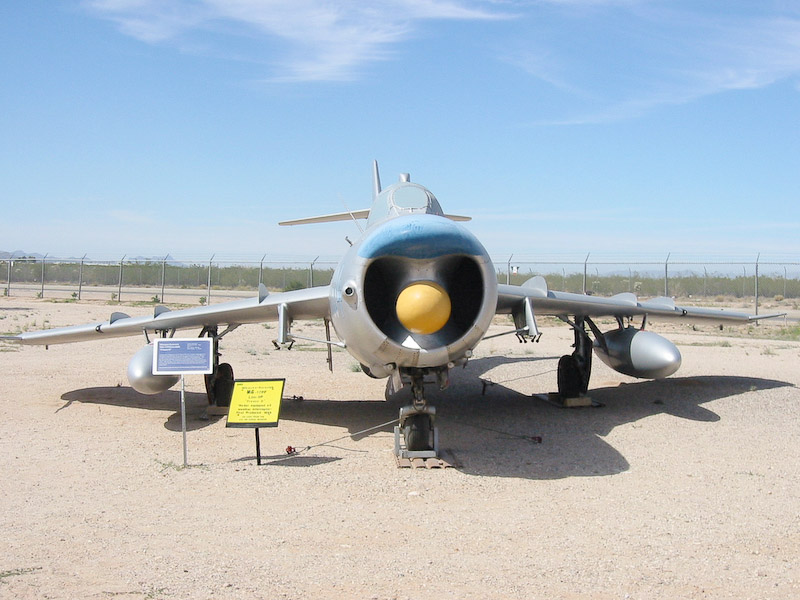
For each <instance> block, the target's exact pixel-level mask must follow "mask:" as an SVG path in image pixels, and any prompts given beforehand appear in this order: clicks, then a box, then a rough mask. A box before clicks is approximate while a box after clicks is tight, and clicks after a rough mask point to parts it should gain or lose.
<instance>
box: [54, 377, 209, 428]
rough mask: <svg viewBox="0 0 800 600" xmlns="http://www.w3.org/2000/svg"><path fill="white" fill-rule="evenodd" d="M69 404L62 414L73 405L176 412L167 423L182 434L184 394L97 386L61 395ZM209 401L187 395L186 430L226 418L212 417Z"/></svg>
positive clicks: (177, 391) (200, 396)
mask: <svg viewBox="0 0 800 600" xmlns="http://www.w3.org/2000/svg"><path fill="white" fill-rule="evenodd" d="M61 399H62V400H64V401H65V402H66V404H65V405H64V406H62V407H60V408H59V409H58V411H56V412H59V411H62V410H66V409H68V408H69V407H70V406H71V405H72V404H73V403H75V402H80V403H81V404H105V405H106V406H123V407H125V408H139V409H143V410H159V411H173V414H171V415H170V416H169V417H168V418H167V420H166V421H165V422H164V427H165V428H166V429H169V430H170V431H181V392H180V390H167V391H166V392H161V393H160V394H154V395H152V396H147V395H144V394H140V393H139V392H137V391H136V390H134V389H133V388H131V387H127V386H124V387H123V386H108V387H93V388H84V389H80V390H73V391H71V392H66V393H65V394H63V395H62V396H61ZM207 410H208V398H207V397H206V395H205V394H202V393H196V392H186V431H196V430H198V429H202V428H203V427H207V426H208V425H212V424H213V423H216V422H217V421H219V420H220V419H221V418H222V416H224V415H208V414H207V412H206V411H207Z"/></svg>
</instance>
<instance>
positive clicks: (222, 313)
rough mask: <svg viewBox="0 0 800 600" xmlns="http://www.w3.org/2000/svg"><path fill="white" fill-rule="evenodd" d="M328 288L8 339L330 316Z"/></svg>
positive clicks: (82, 337)
mask: <svg viewBox="0 0 800 600" xmlns="http://www.w3.org/2000/svg"><path fill="white" fill-rule="evenodd" d="M328 296H329V287H328V286H321V287H314V288H308V289H304V290H294V291H290V292H279V293H275V294H268V293H267V290H266V288H264V287H263V286H262V288H261V289H260V290H259V295H258V296H256V297H253V298H245V299H242V300H234V301H232V302H224V303H222V304H215V305H212V306H199V307H196V308H187V309H183V310H174V311H170V310H163V309H162V310H161V311H159V310H158V309H157V310H156V314H155V315H153V316H152V317H150V316H145V317H129V316H127V315H124V314H122V313H114V314H113V315H112V316H111V318H110V319H109V320H108V321H102V322H98V323H87V324H85V325H73V326H69V327H58V328H55V329H46V330H43V331H28V332H24V333H20V334H18V335H15V336H7V337H6V338H5V339H9V340H13V341H16V342H20V343H22V344H31V345H36V344H38V345H49V344H64V343H68V342H82V341H88V340H97V339H106V338H115V337H124V336H130V335H138V334H141V333H143V332H153V331H172V330H178V329H188V328H193V327H211V326H216V325H243V324H246V323H263V322H266V321H277V320H278V312H279V307H280V306H281V305H285V306H286V309H287V311H288V314H289V316H290V317H291V318H292V319H319V318H327V317H329V311H330V308H329V303H328Z"/></svg>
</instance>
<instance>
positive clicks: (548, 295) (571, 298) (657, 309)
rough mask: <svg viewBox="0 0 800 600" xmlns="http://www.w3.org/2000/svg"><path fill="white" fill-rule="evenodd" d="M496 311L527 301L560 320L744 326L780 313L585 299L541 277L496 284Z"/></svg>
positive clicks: (626, 297)
mask: <svg viewBox="0 0 800 600" xmlns="http://www.w3.org/2000/svg"><path fill="white" fill-rule="evenodd" d="M497 288H498V298H497V312H498V313H499V314H511V313H512V312H513V311H514V310H515V309H516V307H518V306H519V303H520V301H522V300H523V299H525V298H530V299H531V304H532V306H533V309H534V311H535V313H536V314H538V315H550V316H560V317H568V316H572V317H604V316H607V317H633V316H644V315H647V316H648V317H654V318H663V319H687V320H692V319H693V320H699V321H706V322H708V321H714V322H716V323H720V324H722V323H732V324H733V323H738V324H742V323H748V322H751V321H757V320H759V319H771V318H774V317H780V316H783V314H784V313H778V314H769V315H751V314H747V313H740V312H735V311H728V310H723V309H716V308H702V307H694V306H677V305H676V304H675V301H674V300H673V299H672V298H667V297H660V298H654V299H652V300H647V301H643V302H640V301H639V300H638V298H637V297H636V296H635V295H634V294H631V293H627V292H626V293H622V294H617V295H616V296H611V297H610V298H601V297H598V296H586V295H584V294H573V293H570V292H555V291H551V290H549V289H548V288H547V282H546V281H545V279H544V277H541V276H538V275H537V276H536V277H533V278H531V279H529V280H528V281H526V282H525V283H524V284H522V285H506V284H499V285H498V286H497Z"/></svg>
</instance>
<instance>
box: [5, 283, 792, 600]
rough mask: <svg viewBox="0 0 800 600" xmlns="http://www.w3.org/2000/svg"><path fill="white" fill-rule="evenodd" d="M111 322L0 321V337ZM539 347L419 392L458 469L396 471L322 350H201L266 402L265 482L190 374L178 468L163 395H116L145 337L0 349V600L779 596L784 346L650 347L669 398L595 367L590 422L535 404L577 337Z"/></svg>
mask: <svg viewBox="0 0 800 600" xmlns="http://www.w3.org/2000/svg"><path fill="white" fill-rule="evenodd" d="M113 310H119V308H118V307H116V306H108V305H107V304H106V303H104V302H99V301H95V302H85V303H74V302H63V301H61V302H59V301H52V300H47V299H45V300H37V299H33V298H15V297H11V298H0V332H6V333H8V332H15V331H19V330H24V329H41V328H46V327H57V326H61V325H70V324H76V323H84V322H90V321H100V320H105V319H107V318H108V317H109V315H110V312H111V311H113ZM122 310H125V311H126V312H128V313H129V314H132V315H139V314H147V313H148V312H150V311H152V306H130V307H125V308H124V309H122ZM540 324H541V325H542V329H543V332H544V335H543V337H542V340H541V342H540V343H538V344H519V343H518V342H517V341H516V340H515V339H514V337H513V336H505V337H500V338H496V339H493V340H487V341H485V342H483V343H482V344H481V345H480V346H478V348H477V349H476V353H475V358H474V359H473V360H472V361H470V363H469V364H468V365H467V367H466V368H464V369H457V370H455V371H453V373H452V378H451V386H450V388H449V389H448V390H446V391H443V392H436V393H431V396H432V398H433V400H434V402H435V404H436V406H437V410H438V418H437V425H438V426H439V428H440V444H441V446H442V448H444V449H447V450H448V451H449V453H450V456H452V457H453V464H454V465H455V466H454V467H452V468H447V469H430V470H426V469H402V468H398V467H397V466H396V464H395V460H394V457H393V453H392V449H393V435H392V430H391V425H386V426H384V427H381V428H379V429H377V430H374V431H370V432H367V433H361V432H362V431H363V430H366V429H368V428H371V427H374V426H376V425H380V424H384V423H387V422H389V421H391V420H392V419H395V418H396V417H397V412H398V409H399V407H400V406H401V404H402V401H401V400H392V401H389V402H386V401H384V400H383V398H384V381H379V380H372V379H369V378H368V377H367V376H365V375H364V374H363V373H361V372H358V368H357V367H358V366H357V365H356V364H355V361H354V360H353V359H352V358H350V357H349V355H347V354H346V352H344V351H337V352H335V353H334V367H335V370H334V373H332V374H331V373H329V372H328V370H327V365H326V363H325V356H326V354H325V351H324V349H322V348H321V347H320V346H315V345H313V344H306V343H302V344H300V343H298V344H297V345H295V347H294V349H293V350H291V351H286V350H280V351H277V350H275V349H274V347H273V346H272V343H271V340H272V339H273V338H274V337H275V328H274V326H273V327H271V328H270V327H265V326H260V325H254V326H244V327H241V328H239V329H237V330H236V331H235V332H233V333H231V334H230V335H229V336H227V337H225V339H224V340H223V342H222V351H223V359H224V360H225V361H227V362H230V363H232V364H233V366H234V368H235V372H236V376H237V377H238V378H274V377H280V378H285V379H286V388H285V400H284V402H283V405H282V409H281V421H280V424H279V426H278V427H277V428H274V429H262V430H261V450H262V454H263V455H264V456H265V460H264V464H263V465H261V466H257V465H256V461H255V440H254V433H253V431H252V430H250V429H233V428H226V426H225V416H224V415H221V416H220V415H211V416H206V415H205V413H206V399H205V395H204V393H203V381H202V377H201V376H188V377H187V378H186V389H187V394H186V397H187V406H188V408H187V412H188V434H187V439H188V459H189V467H188V468H183V455H182V435H181V420H180V412H179V404H180V403H179V398H180V394H179V392H178V391H175V390H170V391H168V392H165V393H163V394H160V395H156V396H141V395H139V394H137V393H136V392H134V391H133V390H132V389H131V388H130V387H129V386H128V382H127V379H126V375H125V372H126V367H127V363H128V360H129V359H130V358H131V356H133V354H134V353H135V352H136V351H137V350H138V349H139V348H140V347H141V346H142V344H143V338H139V337H135V338H121V339H112V340H105V341H98V342H89V343H80V344H67V345H61V346H51V347H50V348H49V349H48V350H45V348H44V347H33V346H26V347H20V346H16V345H14V344H11V343H2V344H0V350H2V352H0V367H2V372H3V374H4V377H5V380H6V386H5V390H6V391H5V394H4V398H3V399H2V401H0V452H1V453H2V461H0V473H1V474H2V477H1V479H0V481H2V483H1V484H0V485H1V486H2V487H1V488H0V489H2V493H1V494H0V508H1V509H2V510H1V511H0V523H1V525H0V531H2V535H0V598H37V599H38V598H48V599H61V598H65V599H66V598H97V599H106V598H114V599H129V598H130V599H150V598H152V599H162V598H163V599H171V598H236V599H238V598H242V599H244V598H270V599H272V598H291V599H294V598H298V599H299V598H326V599H339V598H377V599H389V598H398V599H428V598H437V599H440V598H525V599H529V598H548V599H552V598H592V599H606V598H608V599H612V598H613V599H624V598H636V599H652V598H670V599H674V598H704V599H705V598H758V599H769V598H775V599H790V598H791V599H794V598H798V597H800V461H799V460H798V453H800V419H798V415H800V409H799V408H798V403H800V392H799V391H798V387H797V386H798V383H800V369H799V368H798V367H799V366H800V342H796V341H782V340H779V339H775V338H774V337H770V333H769V332H770V331H772V330H769V328H765V329H763V330H762V329H760V328H752V327H751V328H744V331H738V332H737V331H735V330H734V329H729V328H726V329H725V331H722V332H720V331H719V330H718V329H715V328H713V327H698V328H697V329H696V330H695V329H693V328H692V327H691V326H690V325H684V324H679V325H664V326H661V325H659V324H653V326H652V327H651V329H653V330H655V331H661V332H665V335H667V336H668V337H669V338H670V339H672V340H673V341H674V342H675V343H676V344H677V345H678V347H679V349H680V351H681V353H682V355H683V365H682V367H681V369H680V370H679V371H678V372H677V373H676V374H675V375H673V376H672V377H670V378H668V379H666V380H662V381H639V380H634V379H632V378H629V377H626V376H623V375H619V374H617V373H615V372H614V371H611V370H610V369H608V368H607V367H605V365H603V364H602V363H601V362H600V361H595V367H594V372H593V375H592V380H591V385H590V394H591V396H592V398H593V399H594V400H595V401H596V402H597V403H599V404H602V406H600V407H597V408H579V409H563V408H558V407H556V406H553V405H551V404H549V403H547V402H545V401H544V400H543V397H542V396H541V394H544V393H546V392H549V391H553V390H554V388H555V381H556V364H557V361H558V357H559V356H560V355H562V354H565V353H567V352H569V351H570V344H571V342H572V336H571V333H570V331H569V329H568V328H566V327H565V326H563V325H559V324H557V323H556V322H550V321H544V322H543V323H540ZM298 325H299V327H298V331H302V332H305V334H307V335H309V336H310V337H315V336H321V335H322V334H321V333H320V329H321V325H320V324H319V323H299V324H298ZM504 329H508V326H507V325H503V324H502V323H499V324H497V325H496V326H493V331H492V332H493V333H494V332H500V331H502V330H504ZM765 336H766V337H765ZM484 382H485V383H484ZM300 396H302V398H303V400H302V401H301V400H299V399H298V398H297V397H300ZM293 397H295V398H293ZM287 446H293V447H295V448H298V449H301V450H302V451H301V452H300V453H299V454H297V455H296V456H291V457H289V456H287V455H286V452H285V449H286V447H287Z"/></svg>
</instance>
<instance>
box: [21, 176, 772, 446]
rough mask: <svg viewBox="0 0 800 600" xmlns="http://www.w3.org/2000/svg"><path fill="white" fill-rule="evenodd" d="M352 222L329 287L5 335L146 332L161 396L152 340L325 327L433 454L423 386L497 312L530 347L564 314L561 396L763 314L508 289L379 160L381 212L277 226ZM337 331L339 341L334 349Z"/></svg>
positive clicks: (225, 382) (481, 255) (481, 333)
mask: <svg viewBox="0 0 800 600" xmlns="http://www.w3.org/2000/svg"><path fill="white" fill-rule="evenodd" d="M350 219H366V220H367V223H366V229H365V230H364V232H363V235H362V237H361V238H360V239H359V240H358V241H357V242H355V243H353V244H352V246H351V247H350V249H349V251H348V252H347V254H346V255H345V256H344V258H342V260H341V262H340V263H339V265H338V266H337V267H336V270H335V271H334V274H333V278H332V280H331V283H330V285H327V286H320V287H313V288H309V289H304V290H296V291H289V292H276V293H269V292H268V291H267V289H266V288H265V287H264V286H261V287H260V289H259V291H258V295H257V296H255V297H253V298H249V299H244V300H236V301H232V302H226V303H223V304H218V305H214V306H202V307H197V308H190V309H183V310H174V311H171V310H169V309H168V308H166V307H163V306H159V307H156V309H155V313H154V314H153V316H145V317H129V316H128V315H126V314H123V313H113V314H112V315H111V318H110V319H109V320H108V321H104V322H102V323H90V324H86V325H76V326H71V327H60V328H56V329H49V330H44V331H32V332H25V333H21V334H19V335H16V336H11V337H9V338H6V339H12V340H15V341H17V342H20V343H22V344H41V345H49V344H58V343H64V342H78V341H85V340H92V339H105V338H111V337H118V336H128V335H144V338H145V340H146V342H147V343H146V345H145V346H144V347H143V348H142V349H141V350H140V351H139V352H137V353H136V354H135V355H134V356H133V358H132V359H131V361H130V363H129V365H128V379H129V381H130V383H131V385H132V387H133V388H134V389H135V390H137V391H138V392H141V393H144V394H155V393H159V392H162V391H164V390H166V389H168V388H170V387H172V386H173V385H174V384H175V383H176V382H177V377H174V376H166V375H153V373H152V362H153V345H152V344H151V343H150V336H151V335H152V336H162V337H166V336H172V335H173V334H174V333H175V331H176V330H182V329H191V328H194V329H199V335H200V336H201V337H202V336H208V337H211V338H213V339H214V341H215V350H217V349H218V348H217V347H216V342H217V341H218V340H219V339H220V338H222V337H223V336H224V335H226V334H228V333H229V332H231V331H233V330H234V329H236V328H237V327H239V326H240V325H244V324H247V323H260V322H264V321H277V323H278V339H277V340H276V343H278V344H280V345H291V343H292V342H293V341H294V340H295V339H307V338H302V337H301V336H299V335H296V334H293V333H292V323H293V321H295V320H299V319H323V320H324V324H325V330H326V333H327V335H326V338H327V339H326V340H319V341H320V342H321V343H325V344H328V345H329V351H330V345H337V346H340V347H342V348H345V349H346V350H347V351H348V352H349V353H350V354H351V355H352V356H353V357H354V358H355V359H356V360H358V361H359V363H361V365H362V367H363V370H364V372H365V373H366V374H367V375H369V376H371V377H375V378H387V397H388V395H389V394H391V393H393V392H396V391H399V390H400V389H401V388H403V387H406V386H410V388H411V396H412V399H413V400H412V402H413V404H412V405H410V406H406V407H403V409H401V411H400V421H401V422H400V426H401V428H402V431H403V436H404V438H405V439H404V441H405V444H406V447H407V449H408V450H409V451H427V450H431V449H432V448H433V445H434V436H433V433H432V432H433V427H432V421H433V415H434V412H435V411H434V409H433V407H432V406H430V405H429V404H428V403H427V401H426V398H425V384H426V382H427V383H436V384H438V386H439V387H440V388H442V389H443V388H445V387H446V386H447V385H448V373H449V371H450V369H452V368H453V367H456V366H460V365H464V364H465V363H466V362H467V361H468V360H469V359H470V358H471V357H472V353H473V351H474V349H475V347H476V346H477V345H478V343H480V341H481V340H482V339H484V337H485V336H486V333H487V331H488V329H489V325H490V323H491V321H492V317H494V315H495V314H508V315H511V316H512V317H513V322H514V327H513V328H512V329H511V330H510V331H509V332H508V333H513V334H516V336H517V337H518V338H519V339H520V340H522V341H529V340H538V337H539V336H540V332H539V329H538V327H537V324H536V315H552V316H556V317H558V318H559V319H561V320H562V321H563V322H564V323H566V324H567V325H568V326H569V327H571V328H572V330H573V332H574V336H575V343H574V345H573V347H574V350H573V351H572V352H571V353H570V354H566V355H564V356H562V357H561V359H560V360H559V363H558V375H557V378H558V391H559V394H560V395H561V396H562V397H564V398H573V397H577V396H580V395H583V394H585V393H586V392H587V390H588V387H589V376H590V374H591V368H592V352H593V351H594V354H596V355H597V356H598V357H599V358H600V360H602V361H603V362H604V363H605V364H607V365H608V366H609V367H611V368H612V369H614V370H616V371H618V372H620V373H624V374H626V375H630V376H633V377H639V378H644V379H659V378H663V377H668V376H669V375H671V374H673V373H675V371H677V370H678V367H680V364H681V355H680V352H679V351H678V349H677V348H676V347H675V345H674V344H673V343H672V342H670V341H669V340H667V339H665V338H663V337H661V336H659V335H657V334H655V333H653V332H651V331H647V330H645V325H646V322H647V318H648V317H653V318H658V319H663V318H670V319H700V320H704V321H707V322H713V323H715V324H723V323H748V322H751V321H753V320H755V319H759V318H767V316H755V315H748V314H743V313H737V312H728V311H722V310H716V309H709V308H695V307H681V306H676V305H675V302H674V301H673V300H672V299H670V298H666V297H664V298H655V299H653V300H648V301H639V300H638V299H637V298H636V296H635V295H633V294H631V293H622V294H618V295H616V296H613V297H611V298H600V297H596V296H587V295H583V294H572V293H566V292H557V291H552V290H549V289H548V287H547V283H546V282H545V280H544V278H542V277H539V276H537V277H533V278H531V279H529V280H528V281H527V282H525V283H524V284H523V285H521V286H520V285H504V284H499V283H498V282H497V275H496V272H495V268H494V265H493V264H492V261H491V259H490V258H489V254H488V253H487V252H486V249H485V248H484V247H483V245H482V244H481V243H480V242H479V241H478V239H477V238H476V237H475V236H474V235H472V234H471V233H470V232H469V231H467V230H466V229H465V228H464V227H463V226H461V225H460V224H458V223H457V221H466V220H469V219H468V218H467V217H459V216H456V215H448V214H445V213H444V212H443V210H442V207H441V206H440V205H439V202H438V200H437V199H436V197H435V196H434V195H433V194H432V193H431V192H430V191H429V190H428V189H427V188H425V187H423V186H421V185H418V184H416V183H412V182H411V181H410V178H409V176H408V175H407V174H403V175H401V176H400V180H399V182H398V183H395V184H394V185H391V186H389V187H387V188H386V189H381V183H380V176H379V174H378V165H377V162H376V163H374V164H373V201H372V206H371V208H369V209H366V210H358V211H352V212H345V213H338V214H330V215H323V216H319V217H311V218H308V219H299V220H296V221H286V222H283V223H281V225H298V224H305V223H320V222H328V221H342V220H350ZM607 316H610V317H614V318H615V319H616V322H617V326H616V327H615V328H614V329H612V330H610V331H606V332H603V331H600V329H599V328H598V326H597V325H596V324H595V322H594V319H595V318H597V317H607ZM769 316H777V315H769ZM634 318H637V319H641V321H640V325H639V326H638V327H636V326H634V325H633V324H632V322H633V319H634ZM330 325H333V329H334V331H335V334H336V337H337V338H338V341H337V340H332V339H331V335H330ZM587 330H588V331H587ZM589 332H591V334H592V337H593V338H594V340H592V339H591V338H590V336H589ZM312 341H316V340H312ZM214 355H215V361H214V373H213V375H210V376H207V379H206V389H207V392H208V399H209V402H210V403H211V404H219V405H225V403H226V401H229V398H230V389H231V382H232V380H233V369H232V368H231V366H230V365H229V364H227V363H220V362H219V353H218V352H215V354H214ZM329 359H330V354H329ZM329 363H330V360H329ZM226 396H227V398H226Z"/></svg>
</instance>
